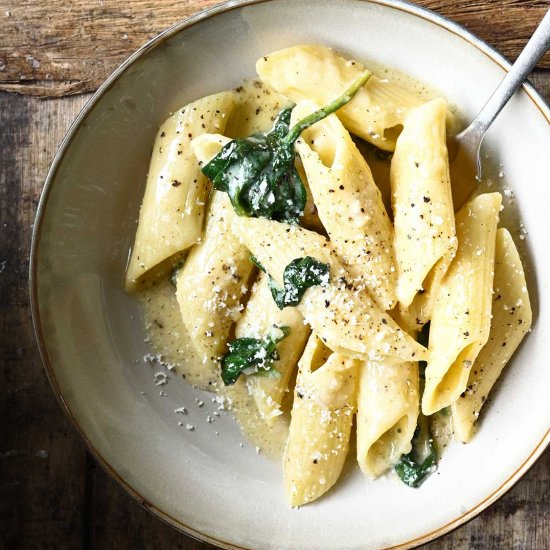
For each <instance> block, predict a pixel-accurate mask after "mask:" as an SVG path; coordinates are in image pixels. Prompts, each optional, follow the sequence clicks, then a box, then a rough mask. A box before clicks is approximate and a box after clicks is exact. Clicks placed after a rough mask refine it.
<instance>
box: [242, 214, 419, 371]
mask: <svg viewBox="0 0 550 550" xmlns="http://www.w3.org/2000/svg"><path fill="white" fill-rule="evenodd" d="M233 231H234V233H235V234H236V235H238V237H239V238H240V239H241V241H242V242H243V244H244V245H245V246H246V247H247V248H248V249H249V250H250V251H251V252H252V254H253V255H254V256H255V257H256V258H257V259H258V260H259V261H260V262H261V264H263V266H264V267H265V269H266V271H267V272H268V273H269V274H270V275H271V276H272V277H273V279H274V280H275V282H276V283H277V284H278V285H279V287H280V288H283V273H284V270H285V268H286V266H288V265H289V264H290V263H291V262H292V261H293V260H295V259H298V258H304V257H306V256H310V257H312V258H314V259H315V260H317V261H319V262H322V263H324V264H327V265H328V266H329V270H330V277H328V280H327V281H325V283H326V284H323V285H316V286H312V287H310V288H308V289H307V290H306V291H305V294H304V295H303V298H302V299H301V301H300V303H299V304H298V305H297V307H298V309H299V311H300V313H301V314H302V315H303V317H304V319H305V321H306V322H307V323H308V324H309V325H310V327H311V329H312V330H313V331H314V332H316V333H317V334H318V335H319V337H320V338H321V339H322V340H323V341H324V342H325V343H326V345H327V346H328V347H329V348H330V349H332V350H333V351H335V352H338V353H341V354H343V355H347V356H350V357H355V358H358V359H368V358H372V357H373V356H378V355H382V356H385V355H390V356H396V357H400V358H402V359H404V360H409V361H416V360H422V359H425V358H426V354H427V353H426V352H427V350H426V349H425V348H424V347H423V346H421V345H420V344H418V343H417V342H416V341H415V340H414V339H413V338H411V337H410V336H409V335H408V334H407V333H406V332H405V331H403V330H402V329H401V328H400V327H399V326H398V325H397V324H396V323H395V321H394V320H393V319H392V318H391V317H390V316H389V315H388V314H387V313H386V312H384V311H383V310H382V309H380V308H379V307H378V306H377V305H376V304H375V302H374V301H373V300H372V298H371V297H370V296H369V294H368V293H367V292H366V291H364V290H358V289H355V288H353V286H352V285H351V283H350V282H349V281H350V280H351V278H350V275H349V273H348V272H347V270H346V269H345V268H344V266H343V265H342V263H341V262H340V260H339V259H338V257H337V255H336V253H335V251H334V250H333V248H332V247H331V245H330V243H329V241H328V240H327V239H326V238H325V237H323V236H322V235H319V234H317V233H314V232H312V231H308V230H307V229H303V228H301V227H298V226H294V225H288V224H285V223H280V222H276V221H272V220H266V219H263V218H245V217H239V216H235V218H234V221H233Z"/></svg>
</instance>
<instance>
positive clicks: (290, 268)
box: [250, 255, 330, 309]
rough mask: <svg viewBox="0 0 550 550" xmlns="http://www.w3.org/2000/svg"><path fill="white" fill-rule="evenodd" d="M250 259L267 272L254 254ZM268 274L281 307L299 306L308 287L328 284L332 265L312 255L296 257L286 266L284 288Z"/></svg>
mask: <svg viewBox="0 0 550 550" xmlns="http://www.w3.org/2000/svg"><path fill="white" fill-rule="evenodd" d="M250 261H251V262H252V263H253V264H254V265H256V266H257V267H258V268H260V269H261V270H262V271H263V272H264V273H267V271H266V269H265V267H264V266H263V265H262V264H261V263H260V262H259V261H258V260H257V259H256V258H255V257H254V256H252V255H251V256H250ZM267 274H268V276H269V289H270V290H271V295H272V296H273V300H274V301H275V303H276V304H277V307H278V308H279V309H284V308H285V307H287V306H297V305H298V304H299V303H300V301H301V299H302V297H303V295H304V293H305V291H306V290H307V289H308V288H310V287H312V286H317V285H320V286H328V283H329V279H330V267H329V265H328V264H324V263H323V262H320V261H318V260H316V259H315V258H312V257H311V256H305V257H304V258H296V259H295V260H292V261H291V262H290V263H289V264H288V265H287V266H286V267H285V271H284V273H283V284H284V288H281V287H280V286H279V285H278V284H277V283H276V282H275V281H274V280H273V278H272V277H271V275H269V273H267Z"/></svg>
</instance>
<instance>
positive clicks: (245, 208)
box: [202, 71, 371, 223]
mask: <svg viewBox="0 0 550 550" xmlns="http://www.w3.org/2000/svg"><path fill="white" fill-rule="evenodd" d="M370 76H371V73H370V72H369V71H365V72H364V73H363V74H362V75H361V76H360V77H359V78H358V79H357V80H356V81H355V82H354V83H353V84H352V85H351V86H350V87H349V88H348V89H347V90H346V91H345V92H344V93H343V94H342V95H341V96H339V97H338V98H337V99H335V100H334V101H333V102H332V103H330V104H329V105H327V106H325V107H323V108H322V109H319V110H318V111H315V112H314V113H312V114H311V115H309V116H307V117H305V118H304V119H302V120H301V121H299V122H298V123H297V124H296V125H295V126H293V127H292V128H290V116H291V113H292V108H287V109H284V110H283V111H281V113H280V114H279V116H278V117H277V119H276V120H275V123H274V125H273V128H272V130H271V131H270V132H268V133H267V134H253V135H251V136H249V137H248V138H240V139H234V140H232V141H230V142H229V143H227V144H226V145H225V146H224V147H223V148H222V150H221V151H220V152H219V153H218V154H217V155H216V156H215V157H214V158H213V159H212V160H211V161H210V162H208V163H207V164H206V165H204V166H203V167H202V171H203V173H204V174H205V175H206V176H207V177H208V178H209V179H210V180H211V181H212V184H213V185H214V188H215V189H217V190H218V191H224V192H226V193H227V194H228V195H229V199H230V201H231V204H232V205H233V208H234V209H235V212H236V213H237V214H238V215H239V216H249V217H256V218H257V217H263V218H268V219H271V220H277V221H282V222H287V223H298V219H299V217H300V216H301V215H302V213H303V211H304V207H305V204H306V198H307V196H306V190H305V187H304V184H303V182H302V180H301V179H300V176H299V174H298V172H297V170H296V167H295V165H294V163H295V158H296V153H295V152H294V142H295V141H296V140H297V139H298V137H299V136H300V134H301V133H302V132H303V131H304V130H305V129H306V128H309V127H310V126H311V125H312V124H315V123H316V122H318V121H319V120H322V119H323V118H325V117H327V116H328V115H330V114H331V113H334V112H335V111H337V110H338V109H340V108H341V107H343V106H344V105H345V104H346V103H348V101H350V100H351V99H352V98H353V96H354V95H355V94H356V93H357V92H358V90H359V89H360V88H361V87H363V86H364V84H365V83H366V82H367V80H368V79H369V77H370Z"/></svg>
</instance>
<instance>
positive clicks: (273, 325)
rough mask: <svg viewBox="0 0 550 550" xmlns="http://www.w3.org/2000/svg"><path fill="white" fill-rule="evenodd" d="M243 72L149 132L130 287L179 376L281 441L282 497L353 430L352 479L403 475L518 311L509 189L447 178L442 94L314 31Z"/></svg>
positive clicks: (466, 401) (468, 392)
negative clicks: (319, 38) (505, 200)
mask: <svg viewBox="0 0 550 550" xmlns="http://www.w3.org/2000/svg"><path fill="white" fill-rule="evenodd" d="M256 70H257V73H258V77H259V80H256V81H250V82H245V83H243V85H242V86H240V87H239V88H237V89H236V90H234V91H223V92H221V93H216V94H214V95H210V96H207V97H204V98H201V99H198V100H197V101H195V102H193V103H191V104H189V105H186V106H185V107H183V108H182V109H180V110H179V111H177V112H175V113H173V114H172V115H171V116H170V117H169V118H168V119H167V120H166V121H165V122H164V123H163V124H162V126H161V127H160V129H159V132H158V134H157V137H156V140H155V143H154V147H153V154H152V158H151V162H150V168H149V173H148V176H147V183H146V188H145V195H144V198H143V203H142V207H141V211H140V215H139V224H138V228H137V234H136V238H135V243H134V247H133V249H132V254H131V258H130V261H129V265H128V269H127V273H126V288H127V290H128V291H129V292H138V291H139V293H140V294H141V296H142V299H143V300H144V302H145V303H146V308H148V311H149V313H150V315H149V320H151V319H155V320H156V324H155V323H153V322H151V323H150V325H151V328H150V330H151V333H152V334H153V338H152V339H153V342H157V343H159V342H161V340H162V339H161V338H160V337H156V338H155V336H154V335H155V334H156V335H157V336H158V335H159V334H160V332H161V331H164V334H165V335H168V336H165V337H164V340H162V342H164V344H166V347H167V348H168V347H171V349H172V350H173V353H172V358H173V360H174V363H175V364H176V368H177V370H178V372H180V373H181V374H183V375H184V376H185V378H186V380H187V381H188V382H189V383H191V384H194V385H196V386H197V387H199V388H202V389H209V390H211V391H216V392H217V393H218V394H219V395H220V396H221V398H223V399H225V400H227V402H228V403H229V405H231V406H232V407H233V408H234V410H235V411H236V415H237V418H238V420H239V422H240V423H241V425H242V427H243V429H244V431H245V432H247V433H249V434H250V437H251V438H252V439H253V440H255V438H256V439H257V437H258V434H261V435H260V436H259V437H260V438H262V437H264V438H265V440H267V439H269V438H271V439H272V440H273V439H275V440H276V441H278V442H279V443H278V444H279V445H280V446H284V457H283V465H284V468H283V469H284V476H283V477H284V487H285V494H286V497H287V501H288V503H289V505H291V506H300V505H303V504H306V503H308V502H311V501H313V500H315V499H317V498H318V497H320V496H321V495H323V494H324V493H326V492H327V491H328V490H329V489H330V488H331V487H332V486H333V485H334V484H335V483H336V481H337V479H338V477H339V476H340V473H341V471H342V468H343V466H344V463H345V461H346V458H347V455H348V451H349V449H350V439H355V441H356V445H355V448H356V458H357V462H358V464H359V467H360V469H361V471H362V472H363V473H364V474H365V475H366V476H368V477H370V478H377V477H380V476H381V475H383V474H385V473H386V472H389V471H394V472H395V473H396V475H397V476H398V478H399V479H401V481H403V482H404V483H406V484H407V485H409V486H411V487H418V486H420V484H421V483H422V482H423V481H424V480H425V479H426V478H427V476H428V475H429V474H430V473H431V472H432V471H434V469H435V468H436V465H437V462H438V459H439V456H440V452H441V447H442V444H441V438H440V435H441V432H442V430H443V431H444V429H443V428H442V426H443V425H445V426H447V428H445V429H448V430H450V431H451V432H452V436H453V438H454V439H455V440H456V441H459V442H463V443H466V442H468V441H469V440H470V439H471V438H472V437H473V436H474V434H475V429H476V427H477V420H478V417H479V415H480V411H481V409H482V407H483V405H484V403H485V402H486V400H487V398H488V395H489V392H490V390H491V388H492V387H493V385H494V384H495V382H496V380H497V379H498V377H499V376H500V374H501V372H502V369H503V368H504V366H505V365H506V363H507V362H508V361H509V359H510V358H511V356H512V355H513V353H514V351H515V350H516V348H517V347H518V345H519V344H520V342H521V340H522V339H523V337H524V336H525V334H526V333H527V332H528V331H529V329H530V326H531V318H532V314H531V308H530V303H529V295H528V292H527V286H526V282H525V276H524V271H523V267H522V264H521V260H520V257H519V254H518V251H517V249H516V246H515V244H514V241H513V239H512V237H511V235H510V233H509V231H508V230H507V229H506V228H503V227H498V225H499V213H500V211H501V207H502V196H501V194H500V193H498V192H490V193H482V192H480V191H479V189H477V187H476V184H475V182H451V181H450V177H449V154H448V149H447V133H448V125H449V124H451V123H452V118H453V113H452V111H451V110H450V109H449V107H448V105H447V102H446V101H445V100H444V99H442V98H441V97H437V96H434V94H429V93H427V92H426V91H425V90H422V89H418V90H416V91H415V90H414V89H413V87H412V86H406V85H404V84H403V82H399V79H397V78H395V79H394V78H389V77H388V75H385V74H380V73H379V72H378V73H377V74H373V73H372V72H371V71H370V70H368V69H366V68H365V66H364V65H363V64H361V63H359V62H357V61H354V60H350V59H346V58H344V57H341V56H340V55H339V54H337V53H336V52H334V51H333V50H331V49H329V48H326V47H324V46H318V45H299V46H293V47H290V48H286V49H284V50H280V51H277V52H274V53H271V54H269V55H266V56H265V57H262V58H261V59H259V60H258V62H257V65H256ZM388 74H390V73H388ZM465 185H466V186H470V188H471V190H472V191H473V193H472V194H470V198H469V199H468V200H467V202H466V203H465V204H459V203H458V200H457V197H458V196H465V193H464V188H462V189H460V193H459V192H458V191H457V189H458V187H459V186H465ZM466 195H468V193H466ZM453 196H454V197H455V198H454V199H453ZM155 308H156V309H155ZM170 311H172V312H175V313H174V315H172V314H171V313H169V312H170ZM170 315H172V317H170ZM161 318H162V322H161V321H159V319H161ZM155 331H156V332H155ZM159 345H161V347H162V343H161V344H159ZM157 347H158V346H157ZM158 351H161V352H164V350H163V349H161V350H158ZM289 411H290V414H288V412H289ZM449 426H450V428H449ZM352 432H353V433H352ZM275 446H276V445H275Z"/></svg>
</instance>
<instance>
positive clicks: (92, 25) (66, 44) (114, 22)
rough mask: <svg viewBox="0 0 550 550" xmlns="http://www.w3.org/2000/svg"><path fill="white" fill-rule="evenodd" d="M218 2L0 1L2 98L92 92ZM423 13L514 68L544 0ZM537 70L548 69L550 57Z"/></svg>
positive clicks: (422, 1) (434, 4) (490, 1)
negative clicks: (473, 38) (474, 38)
mask: <svg viewBox="0 0 550 550" xmlns="http://www.w3.org/2000/svg"><path fill="white" fill-rule="evenodd" d="M219 3H220V2H219V1H218V0H185V1H181V2H173V1H172V0H132V1H131V2H127V1H122V0H99V1H98V2H95V3H93V4H92V3H91V2H89V0H72V1H71V2H66V0H7V1H6V0H4V5H3V6H1V8H0V10H1V11H0V36H2V42H1V44H0V90H3V91H9V92H16V93H20V94H25V95H33V96H38V97H45V98H52V97H64V96H69V95H75V94H80V93H85V92H90V91H94V90H96V89H97V88H98V87H99V85H100V84H101V83H102V82H103V81H104V80H105V79H106V78H107V76H108V75H109V74H110V73H111V72H112V71H113V70H114V69H115V68H116V67H117V66H118V65H120V63H122V61H124V60H125V59H126V58H127V57H128V56H129V55H130V54H131V53H132V52H134V51H135V50H137V49H138V48H139V47H140V46H142V45H143V44H144V43H146V42H147V41H148V40H150V39H151V38H153V37H154V36H156V35H157V34H159V33H160V32H161V31H163V30H164V29H166V28H168V27H170V26H172V25H174V24H175V23H177V22H178V21H181V20H182V19H184V18H186V17H188V16H190V15H192V14H193V13H196V12H197V11H199V10H202V9H205V8H208V7H212V6H214V5H217V4H219ZM417 3H418V4H419V5H421V6H424V7H427V8H430V9H432V10H434V11H437V12H438V13H441V14H442V15H444V16H446V17H448V18H450V19H452V20H454V21H456V22H458V23H461V24H463V25H464V26H466V28H468V29H469V30H471V31H472V32H474V33H475V34H477V35H478V36H480V37H481V38H482V39H484V40H486V41H487V42H488V43H489V44H491V45H493V46H495V47H496V48H497V49H498V50H500V51H501V52H502V53H503V54H504V55H505V56H507V57H508V58H509V59H511V60H513V59H515V58H516V57H517V55H518V53H519V52H520V51H521V49H522V48H523V46H524V45H525V43H526V42H527V40H528V38H529V37H530V36H531V34H532V32H533V30H534V29H535V27H536V26H537V24H538V23H539V22H540V20H541V19H542V17H543V16H544V13H545V12H546V10H547V9H548V3H547V2H546V1H543V0H484V1H479V0H477V1H466V0H460V1H456V2H450V1H449V0H418V1H417ZM539 66H540V67H543V68H550V54H547V55H546V56H545V57H544V58H543V60H542V61H541V63H540V65H539Z"/></svg>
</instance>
